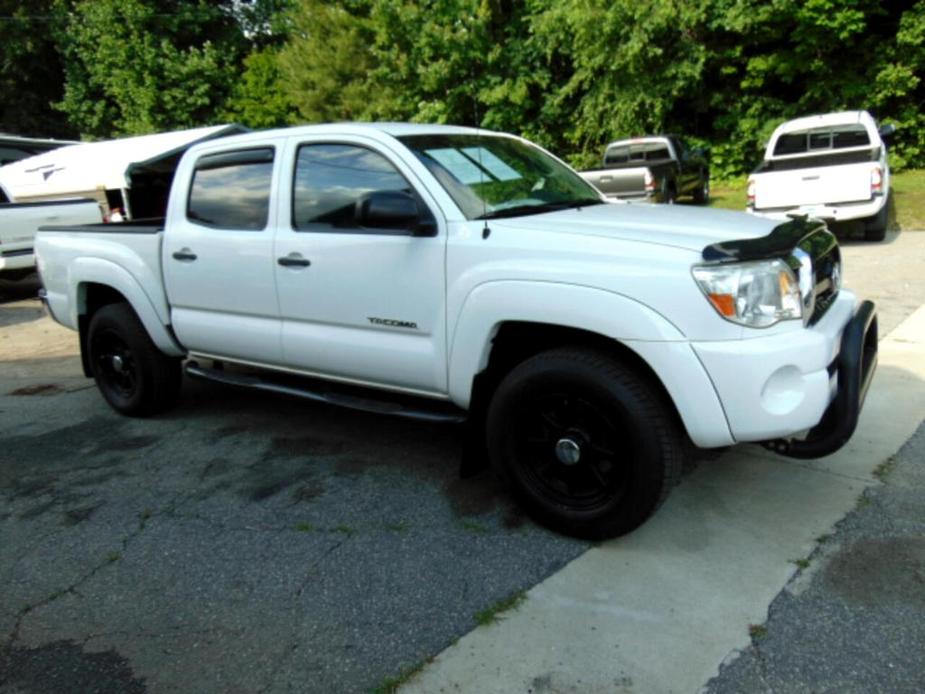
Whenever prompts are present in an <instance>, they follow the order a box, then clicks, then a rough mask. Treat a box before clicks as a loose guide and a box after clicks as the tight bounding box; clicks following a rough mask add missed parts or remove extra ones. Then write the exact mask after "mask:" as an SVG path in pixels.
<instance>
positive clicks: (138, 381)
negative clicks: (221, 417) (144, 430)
mask: <svg viewBox="0 0 925 694" xmlns="http://www.w3.org/2000/svg"><path fill="white" fill-rule="evenodd" d="M87 349H88V350H89V357H90V368H91V370H92V371H93V377H94V379H95V380H96V385H97V387H98V388H99V389H100V393H101V394H102V395H103V398H104V399H105V400H106V402H108V403H109V405H110V406H111V407H112V408H113V409H114V410H116V411H117V412H121V413H122V414H125V415H129V416H133V417H145V416H148V415H152V414H157V413H158V412H163V411H164V410H166V409H167V408H169V407H170V406H171V405H173V404H174V403H175V402H176V400H177V397H178V396H179V394H180V386H181V383H182V378H183V374H182V371H181V368H180V360H179V359H176V358H173V357H168V356H167V355H166V354H164V353H163V352H161V351H160V350H159V349H158V348H157V346H156V345H155V344H154V343H153V342H152V341H151V338H150V337H149V336H148V332H147V331H146V330H145V327H144V325H142V323H141V321H140V320H139V318H138V316H137V315H136V314H135V312H134V311H133V310H132V308H131V307H130V306H129V305H128V304H126V303H118V304H108V305H106V306H103V307H102V308H101V309H99V310H98V311H97V312H96V313H95V314H94V315H93V318H92V319H91V320H90V326H89V330H88V335H87Z"/></svg>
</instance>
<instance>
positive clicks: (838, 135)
mask: <svg viewBox="0 0 925 694" xmlns="http://www.w3.org/2000/svg"><path fill="white" fill-rule="evenodd" d="M894 132H895V128H894V127H893V126H892V125H885V126H883V127H881V128H878V127H877V123H876V121H875V120H874V118H873V117H872V116H871V115H870V114H869V113H867V112H866V111H844V112H841V113H826V114H823V115H817V116H808V117H806V118H798V119H796V120H792V121H788V122H786V123H783V124H781V125H780V126H778V127H777V129H776V130H775V131H774V133H773V135H771V140H770V141H769V142H768V146H767V149H766V150H765V154H764V161H762V162H761V165H760V166H759V167H758V168H757V169H756V170H755V171H754V173H752V175H751V176H749V178H748V202H747V205H748V208H747V209H748V211H749V212H752V213H754V214H760V215H764V216H766V217H771V218H772V219H787V218H788V217H790V216H792V215H794V214H805V215H808V216H810V217H815V218H817V219H822V220H825V221H827V222H846V221H849V220H859V221H860V222H861V223H862V224H863V225H864V234H865V237H866V238H867V240H868V241H882V240H883V239H884V238H885V237H886V230H887V223H888V214H889V199H890V166H889V163H888V161H887V152H886V144H885V142H884V140H885V139H888V138H889V136H890V135H892V134H893V133H894Z"/></svg>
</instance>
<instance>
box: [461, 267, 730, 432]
mask: <svg viewBox="0 0 925 694" xmlns="http://www.w3.org/2000/svg"><path fill="white" fill-rule="evenodd" d="M510 322H528V323H537V324H548V325H555V326H560V327H567V328H576V329H578V330H583V331H587V332H592V333H595V334H597V335H601V336H602V337H606V338H610V339H612V340H613V341H614V342H616V343H619V344H620V345H622V346H623V347H626V348H627V349H629V350H631V351H632V352H634V353H635V354H636V355H637V356H638V357H639V358H640V359H641V360H642V361H643V362H644V363H646V364H647V365H648V366H649V368H650V369H651V370H652V373H653V374H655V376H656V378H658V379H659V380H660V381H661V384H662V386H663V387H664V388H665V391H666V392H667V394H668V396H669V397H670V398H671V399H672V401H673V403H674V406H675V408H676V409H677V411H678V414H679V415H680V417H681V420H682V421H683V423H684V426H685V428H686V430H687V432H688V435H689V436H690V437H691V439H692V440H693V441H694V443H695V444H696V445H698V446H702V447H704V448H711V447H716V446H728V445H731V444H732V443H734V442H735V440H734V438H733V437H732V434H731V432H730V430H729V425H728V422H727V419H726V414H725V412H724V410H723V406H722V403H721V402H720V399H719V395H718V394H717V392H716V388H715V386H714V385H713V382H712V381H711V380H710V378H709V376H708V374H707V372H706V370H705V369H704V367H703V364H702V363H701V362H700V361H699V360H698V359H697V356H696V355H695V354H694V351H693V349H691V346H690V343H689V341H688V339H687V338H686V336H685V335H684V334H683V333H682V332H681V330H680V329H679V328H678V327H677V326H675V325H674V324H673V323H671V321H669V320H668V319H667V318H666V317H665V316H663V315H662V314H660V313H658V312H657V311H656V310H654V309H652V308H651V307H649V306H647V305H645V304H643V303H640V302H639V301H636V300H635V299H632V298H630V297H628V296H625V295H622V294H617V293H615V292H609V291H606V290H603V289H599V288H596V287H586V286H582V285H574V284H566V283H556V282H531V281H513V280H512V281H496V282H487V283H485V284H481V285H479V286H477V287H476V288H474V289H473V290H472V291H471V292H470V293H469V295H468V296H467V297H466V300H465V302H464V303H463V306H462V308H461V309H460V312H459V317H458V319H457V321H456V325H455V328H454V330H453V334H452V336H451V339H450V344H451V345H452V348H451V350H450V355H449V363H448V383H449V396H450V400H451V401H452V402H453V403H455V404H456V405H458V406H460V407H462V408H464V409H468V407H469V405H470V403H471V399H472V391H473V387H474V382H475V377H476V376H477V375H478V374H479V373H481V372H482V371H484V369H485V368H486V367H487V365H488V359H489V356H490V354H491V349H492V346H493V343H492V341H493V339H494V337H495V335H497V333H498V330H499V329H500V327H501V325H503V324H504V323H510Z"/></svg>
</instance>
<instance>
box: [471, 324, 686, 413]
mask: <svg viewBox="0 0 925 694" xmlns="http://www.w3.org/2000/svg"><path fill="white" fill-rule="evenodd" d="M560 347H585V348H588V349H593V350H595V351H598V352H602V353H605V354H607V355H609V356H610V357H612V358H613V359H615V360H617V361H619V362H621V363H622V364H624V365H626V366H628V367H629V368H631V369H632V370H633V371H634V372H635V373H636V374H638V375H639V376H640V377H641V378H643V380H645V381H646V382H647V383H649V384H650V385H651V386H652V388H653V389H654V391H655V392H656V393H657V394H658V395H659V397H660V399H662V400H663V401H664V403H665V405H666V406H667V407H668V408H669V411H670V412H672V413H673V414H674V417H675V418H676V421H677V422H678V424H679V426H680V430H681V431H686V428H685V427H684V424H683V422H682V420H681V416H680V414H679V413H678V409H677V407H676V406H675V403H674V400H673V399H672V397H671V395H670V394H669V393H668V390H667V389H666V388H665V385H664V384H663V383H662V380H661V379H660V378H659V377H658V374H656V373H655V371H654V370H653V369H652V367H651V366H649V364H648V362H646V360H645V359H643V358H642V357H641V356H639V355H638V354H637V353H636V352H634V351H633V350H632V349H630V348H629V347H627V346H626V345H625V344H623V343H621V342H619V341H618V340H615V339H613V338H611V337H607V336H606V335H601V334H600V333H595V332H592V331H590V330H582V329H580V328H572V327H567V326H562V325H553V324H546V323H530V322H520V321H516V322H508V323H503V324H502V325H501V326H500V327H499V328H498V330H497V332H496V333H495V336H494V338H493V339H492V345H491V352H490V354H489V357H488V364H487V366H486V367H485V369H484V370H482V371H481V372H479V373H478V374H477V375H476V376H475V379H474V381H473V385H472V397H471V400H470V412H472V413H473V414H475V416H476V417H481V416H482V414H483V413H484V412H485V410H486V408H487V407H488V403H489V401H490V400H491V397H492V394H493V393H494V391H495V389H496V388H497V387H498V384H499V383H500V382H501V380H502V379H503V378H504V377H505V375H507V374H508V373H509V372H510V371H511V369H513V368H514V367H515V366H517V365H518V364H520V363H522V362H523V361H525V360H527V359H529V358H530V357H532V356H534V355H536V354H539V353H540V352H546V351H548V350H550V349H556V348H560Z"/></svg>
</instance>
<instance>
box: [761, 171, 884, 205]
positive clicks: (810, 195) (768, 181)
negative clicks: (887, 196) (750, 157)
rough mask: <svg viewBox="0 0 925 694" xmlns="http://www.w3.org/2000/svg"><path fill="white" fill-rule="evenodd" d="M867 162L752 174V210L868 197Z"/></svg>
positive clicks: (869, 193)
mask: <svg viewBox="0 0 925 694" xmlns="http://www.w3.org/2000/svg"><path fill="white" fill-rule="evenodd" d="M872 168H873V166H872V165H871V164H870V163H866V162H865V163H863V164H847V165H842V166H819V167H815V168H807V169H795V170H791V171H769V172H767V173H762V174H757V175H756V176H755V209H756V210H765V209H771V208H787V207H799V206H801V205H823V204H825V205H834V204H837V203H843V202H861V201H864V200H870V198H871V189H870V172H871V169H872Z"/></svg>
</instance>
